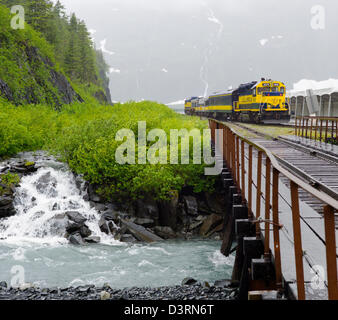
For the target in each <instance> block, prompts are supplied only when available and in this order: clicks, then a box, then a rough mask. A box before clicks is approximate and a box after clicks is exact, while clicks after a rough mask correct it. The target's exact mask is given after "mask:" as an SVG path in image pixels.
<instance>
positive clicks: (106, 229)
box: [99, 217, 110, 234]
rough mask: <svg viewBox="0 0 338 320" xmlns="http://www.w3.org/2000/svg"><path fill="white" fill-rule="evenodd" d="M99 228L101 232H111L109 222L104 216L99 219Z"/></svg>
mask: <svg viewBox="0 0 338 320" xmlns="http://www.w3.org/2000/svg"><path fill="white" fill-rule="evenodd" d="M99 228H100V230H101V232H103V233H106V234H110V229H109V225H108V222H107V221H106V220H105V219H104V218H103V217H101V219H100V220H99Z"/></svg>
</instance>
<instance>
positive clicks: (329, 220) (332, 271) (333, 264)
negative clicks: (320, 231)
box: [324, 206, 338, 300]
mask: <svg viewBox="0 0 338 320" xmlns="http://www.w3.org/2000/svg"><path fill="white" fill-rule="evenodd" d="M324 222H325V243H326V266H327V279H328V294H329V300H338V287H337V285H338V284H337V258H336V230H335V221H334V209H333V208H332V207H330V206H325V207H324Z"/></svg>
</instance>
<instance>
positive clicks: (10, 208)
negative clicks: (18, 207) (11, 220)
mask: <svg viewBox="0 0 338 320" xmlns="http://www.w3.org/2000/svg"><path fill="white" fill-rule="evenodd" d="M13 201H14V199H13V197H10V196H0V219H1V218H8V217H11V216H14V215H15V214H16V211H15V208H14V204H13Z"/></svg>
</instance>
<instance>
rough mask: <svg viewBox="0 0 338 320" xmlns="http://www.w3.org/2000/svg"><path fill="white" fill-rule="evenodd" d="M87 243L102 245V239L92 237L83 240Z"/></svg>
mask: <svg viewBox="0 0 338 320" xmlns="http://www.w3.org/2000/svg"><path fill="white" fill-rule="evenodd" d="M83 240H84V241H85V242H87V243H100V241H101V238H100V237H95V236H90V237H88V238H84V239H83Z"/></svg>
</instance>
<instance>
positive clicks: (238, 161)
mask: <svg viewBox="0 0 338 320" xmlns="http://www.w3.org/2000/svg"><path fill="white" fill-rule="evenodd" d="M235 140H236V182H237V190H238V192H240V190H241V180H240V179H241V178H240V173H239V172H240V171H239V167H240V160H239V137H238V136H236V138H235Z"/></svg>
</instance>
